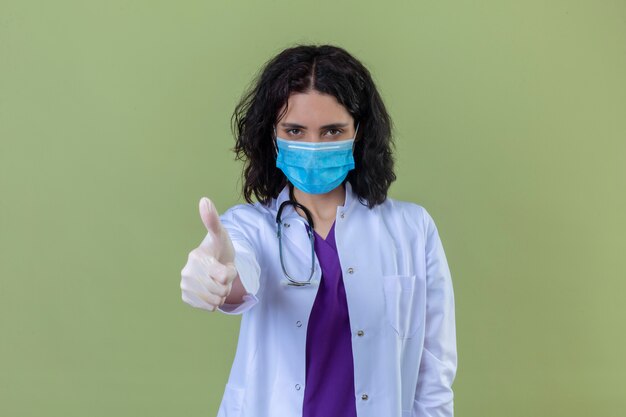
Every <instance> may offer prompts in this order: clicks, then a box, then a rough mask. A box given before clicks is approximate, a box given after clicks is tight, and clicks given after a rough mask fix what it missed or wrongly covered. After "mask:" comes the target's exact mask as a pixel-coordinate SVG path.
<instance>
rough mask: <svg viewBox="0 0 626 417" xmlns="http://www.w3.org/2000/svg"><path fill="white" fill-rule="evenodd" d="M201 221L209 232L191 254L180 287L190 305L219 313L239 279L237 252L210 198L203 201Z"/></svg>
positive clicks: (203, 198)
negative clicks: (218, 310) (236, 280)
mask: <svg viewBox="0 0 626 417" xmlns="http://www.w3.org/2000/svg"><path fill="white" fill-rule="evenodd" d="M200 218H202V222H203V223H204V226H205V227H206V229H207V232H208V233H207V235H206V237H205V239H204V240H203V241H202V243H200V246H198V247H197V248H195V249H193V250H192V251H191V252H189V257H188V260H187V264H186V265H185V266H184V267H183V269H182V271H181V277H182V278H181V281H180V288H181V290H182V297H183V301H184V302H186V303H187V304H189V305H191V306H193V307H197V308H202V309H204V310H209V311H215V310H216V309H217V307H219V306H221V305H222V304H224V301H225V300H226V297H228V295H229V294H230V291H231V289H232V283H233V281H234V280H235V278H237V270H236V269H235V264H234V260H235V249H234V248H233V243H232V241H231V240H230V236H229V235H228V231H227V230H226V229H225V228H224V226H222V223H221V222H220V218H219V215H218V213H217V210H216V208H215V205H214V204H213V202H212V201H211V200H209V199H208V198H206V197H202V198H201V199H200Z"/></svg>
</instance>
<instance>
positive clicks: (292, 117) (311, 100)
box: [278, 90, 352, 126]
mask: <svg viewBox="0 0 626 417" xmlns="http://www.w3.org/2000/svg"><path fill="white" fill-rule="evenodd" d="M284 109H285V106H283V107H282V108H281V109H280V110H279V111H278V115H280V114H281V113H282V112H283V111H284ZM278 121H279V122H285V123H298V124H301V125H304V126H316V125H323V124H328V123H335V122H349V121H352V116H351V115H350V113H349V112H348V110H347V109H346V108H345V107H344V106H343V105H341V104H340V103H339V102H338V101H337V99H336V98H335V97H334V96H332V95H330V94H322V93H320V92H319V91H315V90H312V91H309V92H307V93H293V94H291V95H290V96H289V99H288V100H287V112H286V113H285V114H284V115H283V116H282V118H281V119H279V120H278Z"/></svg>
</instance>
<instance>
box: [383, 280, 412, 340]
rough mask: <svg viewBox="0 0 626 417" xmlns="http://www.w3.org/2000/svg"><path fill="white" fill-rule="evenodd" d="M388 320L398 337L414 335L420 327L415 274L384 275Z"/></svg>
mask: <svg viewBox="0 0 626 417" xmlns="http://www.w3.org/2000/svg"><path fill="white" fill-rule="evenodd" d="M383 287H384V292H385V309H386V313H387V320H388V321H389V324H390V325H391V327H393V329H394V330H395V332H396V333H397V334H398V337H400V338H402V339H407V338H410V337H412V336H413V335H414V334H415V332H416V331H417V329H418V328H419V319H418V317H417V314H416V313H417V311H418V308H417V306H416V303H417V301H418V299H419V297H418V296H417V294H416V291H417V288H416V285H415V275H385V276H383Z"/></svg>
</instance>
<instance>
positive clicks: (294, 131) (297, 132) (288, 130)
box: [286, 127, 300, 136]
mask: <svg viewBox="0 0 626 417" xmlns="http://www.w3.org/2000/svg"><path fill="white" fill-rule="evenodd" d="M286 132H287V133H288V134H290V135H292V136H297V135H299V134H300V129H298V128H297V127H294V128H293V129H287V130H286Z"/></svg>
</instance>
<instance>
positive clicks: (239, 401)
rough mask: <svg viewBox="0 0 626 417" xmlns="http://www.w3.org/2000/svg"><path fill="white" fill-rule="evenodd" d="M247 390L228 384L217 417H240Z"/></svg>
mask: <svg viewBox="0 0 626 417" xmlns="http://www.w3.org/2000/svg"><path fill="white" fill-rule="evenodd" d="M244 391H245V389H244V388H240V387H238V386H236V385H233V384H230V383H228V384H226V388H225V390H224V398H222V403H221V404H220V408H219V410H218V412H217V417H239V416H241V411H242V407H243V394H244Z"/></svg>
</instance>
